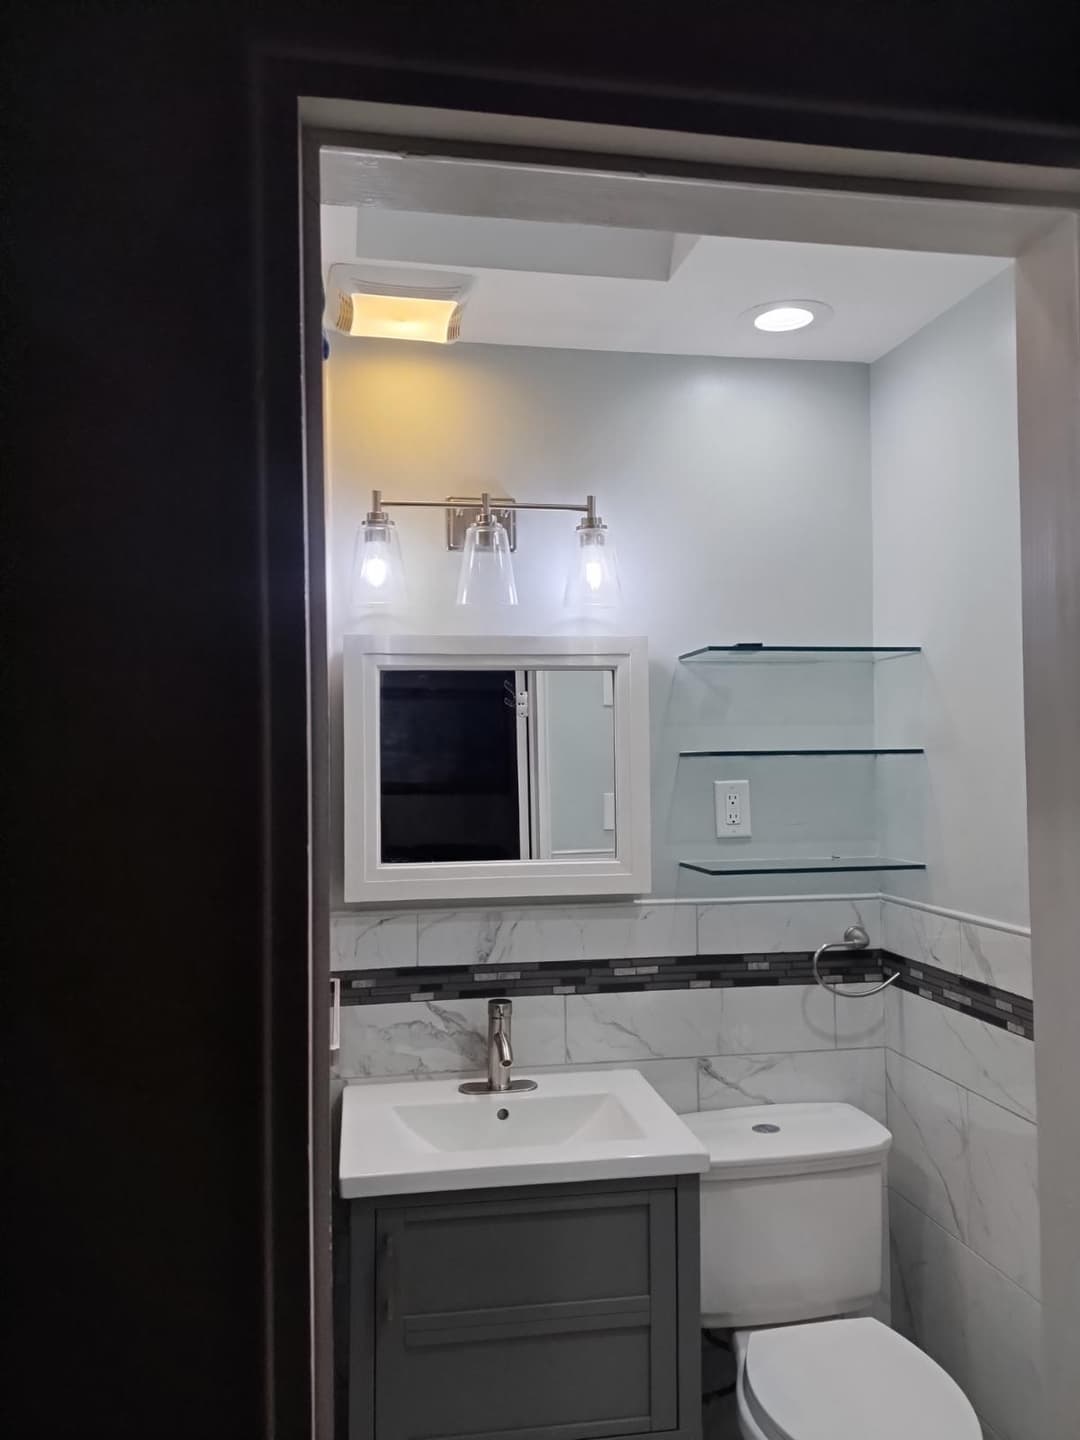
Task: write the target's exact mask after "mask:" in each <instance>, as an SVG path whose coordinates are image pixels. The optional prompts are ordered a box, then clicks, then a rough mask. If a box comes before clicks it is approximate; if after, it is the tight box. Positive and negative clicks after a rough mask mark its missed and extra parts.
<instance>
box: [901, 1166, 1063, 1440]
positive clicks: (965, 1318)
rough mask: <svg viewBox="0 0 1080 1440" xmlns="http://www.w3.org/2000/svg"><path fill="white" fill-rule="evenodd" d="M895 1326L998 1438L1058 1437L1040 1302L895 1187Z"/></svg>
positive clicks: (1052, 1439)
mask: <svg viewBox="0 0 1080 1440" xmlns="http://www.w3.org/2000/svg"><path fill="white" fill-rule="evenodd" d="M889 1215H890V1230H891V1235H892V1261H893V1265H892V1272H893V1273H892V1307H893V1324H894V1325H895V1326H896V1327H897V1329H899V1330H901V1331H902V1332H903V1333H905V1334H907V1335H909V1336H910V1337H911V1338H912V1339H913V1340H914V1341H915V1342H916V1343H917V1344H918V1345H920V1346H921V1347H922V1349H924V1350H925V1351H926V1352H927V1353H928V1354H929V1355H931V1356H933V1358H934V1359H935V1360H937V1361H938V1363H939V1364H941V1365H942V1366H943V1367H944V1368H945V1369H946V1370H947V1371H948V1372H949V1374H950V1375H952V1377H953V1378H954V1379H955V1380H956V1382H957V1384H958V1385H960V1387H961V1388H962V1389H963V1390H964V1392H965V1394H966V1395H967V1396H968V1398H969V1399H970V1400H971V1402H972V1404H973V1405H974V1406H975V1408H976V1410H977V1411H978V1412H979V1415H980V1417H981V1418H982V1419H983V1420H984V1422H985V1424H986V1426H987V1427H988V1430H989V1433H990V1434H992V1435H996V1436H999V1437H1000V1440H1058V1437H1050V1436H1048V1435H1047V1434H1046V1432H1045V1429H1044V1425H1043V1419H1042V1413H1041V1411H1042V1377H1041V1374H1040V1343H1041V1337H1040V1325H1041V1311H1042V1307H1041V1305H1040V1304H1039V1302H1038V1301H1037V1300H1035V1299H1034V1298H1033V1297H1032V1296H1031V1295H1030V1294H1029V1293H1028V1292H1027V1291H1026V1290H1024V1289H1023V1288H1022V1287H1021V1286H1019V1285H1016V1284H1014V1283H1013V1282H1012V1281H1011V1280H1009V1279H1008V1278H1007V1277H1006V1276H1005V1275H1004V1274H1002V1272H1001V1271H1000V1270H998V1269H996V1268H995V1267H994V1266H993V1265H991V1264H989V1263H988V1262H987V1261H985V1260H984V1259H982V1257H981V1256H979V1255H977V1254H976V1253H975V1251H974V1250H971V1249H969V1248H968V1246H966V1245H964V1244H963V1243H962V1242H961V1241H960V1240H958V1239H956V1237H955V1236H953V1235H951V1234H950V1233H949V1232H948V1231H947V1230H945V1229H943V1228H942V1227H941V1226H940V1225H938V1224H937V1223H936V1221H934V1220H932V1219H931V1218H930V1217H929V1216H928V1215H926V1214H925V1213H924V1212H923V1211H922V1210H920V1209H918V1208H917V1207H916V1206H914V1205H911V1204H909V1203H908V1201H907V1200H905V1199H904V1198H903V1196H901V1195H899V1194H898V1193H896V1192H895V1191H894V1192H893V1193H892V1194H891V1196H890V1203H889Z"/></svg>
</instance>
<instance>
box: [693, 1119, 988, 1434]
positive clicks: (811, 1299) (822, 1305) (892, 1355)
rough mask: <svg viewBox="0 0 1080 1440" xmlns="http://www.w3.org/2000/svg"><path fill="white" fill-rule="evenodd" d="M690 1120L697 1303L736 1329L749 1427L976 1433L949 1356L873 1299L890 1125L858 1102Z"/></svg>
mask: <svg viewBox="0 0 1080 1440" xmlns="http://www.w3.org/2000/svg"><path fill="white" fill-rule="evenodd" d="M683 1119H684V1121H685V1122H686V1124H687V1125H688V1126H689V1127H690V1129H691V1130H692V1131H693V1132H694V1134H695V1135H696V1136H697V1137H698V1139H699V1140H700V1141H701V1142H702V1144H703V1145H704V1146H705V1147H706V1149H707V1150H708V1152H709V1158H710V1166H709V1169H708V1171H707V1172H706V1173H705V1174H704V1175H703V1176H702V1177H701V1309H702V1321H701V1323H702V1325H703V1326H704V1327H705V1328H706V1329H727V1330H731V1331H732V1332H733V1349H734V1352H735V1358H736V1364H737V1382H736V1400H737V1405H738V1416H739V1430H740V1433H741V1434H742V1436H743V1437H744V1440H911V1437H912V1436H913V1435H917V1436H918V1437H919V1440H981V1436H982V1430H981V1427H980V1425H979V1421H978V1419H977V1418H976V1415H975V1411H974V1410H973V1409H972V1407H971V1404H970V1402H969V1401H968V1399H967V1397H966V1396H965V1395H964V1393H963V1391H962V1390H961V1389H960V1387H959V1386H958V1385H957V1384H956V1383H955V1381H953V1380H952V1379H951V1378H950V1377H949V1376H948V1375H946V1373H945V1371H944V1370H942V1368H941V1367H940V1365H937V1364H936V1363H935V1362H934V1361H933V1360H931V1359H930V1357H929V1356H928V1355H924V1354H923V1352H922V1351H921V1350H919V1349H918V1348H917V1347H916V1346H914V1345H912V1344H911V1343H910V1341H908V1340H905V1339H904V1338H903V1337H902V1336H901V1335H898V1334H897V1333H896V1332H895V1331H894V1330H890V1329H889V1327H888V1326H887V1325H883V1324H882V1323H881V1322H880V1321H878V1320H874V1319H871V1318H869V1316H868V1315H867V1314H866V1313H865V1312H867V1311H868V1310H869V1309H870V1308H871V1306H872V1305H873V1304H874V1302H875V1301H876V1299H877V1297H878V1295H879V1293H880V1290H881V1270H882V1241H883V1236H884V1224H883V1219H884V1171H885V1157H886V1155H887V1154H888V1150H889V1146H890V1144H891V1143H892V1136H891V1135H890V1134H889V1132H888V1130H886V1129H885V1127H884V1126H882V1125H879V1124H878V1122H877V1121H876V1120H874V1119H872V1118H871V1117H870V1116H869V1115H865V1114H863V1112H862V1111H861V1110H856V1109H855V1108H854V1107H853V1106H851V1105H843V1104H839V1103H832V1102H827V1103H812V1104H799V1105H762V1106H751V1107H747V1108H745V1109H730V1110H707V1111H701V1112H699V1113H698V1114H694V1115H684V1116H683Z"/></svg>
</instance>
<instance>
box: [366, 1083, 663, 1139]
mask: <svg viewBox="0 0 1080 1440" xmlns="http://www.w3.org/2000/svg"><path fill="white" fill-rule="evenodd" d="M473 1098H474V1099H480V1100H490V1098H491V1097H490V1096H487V1095H480V1096H474V1097H473ZM513 1100H514V1103H513V1105H506V1104H502V1105H499V1106H497V1107H496V1106H495V1105H491V1104H487V1105H455V1104H453V1103H452V1102H450V1101H443V1102H442V1104H439V1105H398V1106H395V1107H394V1115H395V1117H396V1118H397V1120H398V1121H399V1122H400V1123H401V1124H402V1125H404V1126H405V1127H406V1129H408V1130H411V1131H412V1132H413V1134H414V1135H418V1136H419V1137H420V1139H421V1140H426V1141H427V1143H428V1144H429V1145H434V1147H435V1149H436V1150H507V1149H512V1148H514V1147H515V1146H520V1145H564V1144H566V1143H567V1141H570V1140H577V1141H581V1140H589V1139H592V1140H640V1139H642V1138H643V1135H644V1132H643V1131H642V1129H641V1126H640V1125H639V1124H638V1123H637V1121H636V1120H635V1119H634V1117H633V1116H632V1115H631V1114H629V1112H628V1111H627V1109H626V1107H625V1106H624V1105H622V1104H621V1103H620V1102H619V1100H618V1099H616V1097H615V1096H614V1095H611V1094H607V1095H605V1094H599V1095H534V1096H532V1097H531V1099H529V1100H528V1102H527V1103H525V1104H522V1103H521V1100H522V1097H521V1096H514V1097H513Z"/></svg>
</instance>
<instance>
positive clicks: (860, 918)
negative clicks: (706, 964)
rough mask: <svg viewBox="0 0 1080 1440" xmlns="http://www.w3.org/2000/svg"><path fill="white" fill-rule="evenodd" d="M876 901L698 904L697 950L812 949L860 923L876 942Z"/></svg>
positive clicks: (878, 910) (718, 952)
mask: <svg viewBox="0 0 1080 1440" xmlns="http://www.w3.org/2000/svg"><path fill="white" fill-rule="evenodd" d="M880 917H881V902H880V901H879V900H877V899H876V898H872V899H858V900H829V899H821V900H814V899H811V898H809V897H808V898H806V899H801V900H762V901H749V900H743V901H731V902H725V903H722V904H714V905H700V906H699V907H698V953H699V954H701V955H722V954H727V953H729V952H736V953H743V954H758V953H760V954H765V955H767V954H770V953H775V952H777V951H782V950H816V949H817V947H818V946H819V945H822V944H824V943H825V941H826V940H842V939H843V937H844V931H845V930H846V929H847V928H848V926H849V925H861V926H862V927H863V928H864V929H865V930H866V932H867V934H868V935H869V936H870V944H871V945H880V944H881V918H880Z"/></svg>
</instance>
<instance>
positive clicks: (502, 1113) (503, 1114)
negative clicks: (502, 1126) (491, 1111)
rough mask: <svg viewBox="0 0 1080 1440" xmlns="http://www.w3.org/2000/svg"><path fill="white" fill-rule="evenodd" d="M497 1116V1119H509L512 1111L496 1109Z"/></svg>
mask: <svg viewBox="0 0 1080 1440" xmlns="http://www.w3.org/2000/svg"><path fill="white" fill-rule="evenodd" d="M495 1118H496V1120H509V1119H510V1111H509V1110H496V1111H495Z"/></svg>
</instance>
